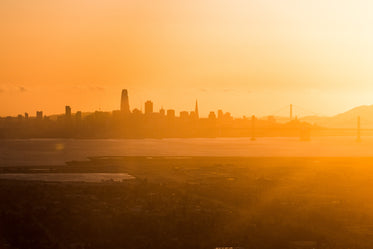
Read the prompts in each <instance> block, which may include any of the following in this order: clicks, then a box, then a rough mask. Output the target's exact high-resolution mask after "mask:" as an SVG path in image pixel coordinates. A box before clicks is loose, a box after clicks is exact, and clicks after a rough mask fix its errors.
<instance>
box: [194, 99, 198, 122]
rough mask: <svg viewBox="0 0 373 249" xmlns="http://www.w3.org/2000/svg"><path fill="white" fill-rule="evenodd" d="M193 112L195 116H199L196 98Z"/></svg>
mask: <svg viewBox="0 0 373 249" xmlns="http://www.w3.org/2000/svg"><path fill="white" fill-rule="evenodd" d="M194 112H195V114H196V117H197V118H199V113H198V100H196V108H195V109H194Z"/></svg>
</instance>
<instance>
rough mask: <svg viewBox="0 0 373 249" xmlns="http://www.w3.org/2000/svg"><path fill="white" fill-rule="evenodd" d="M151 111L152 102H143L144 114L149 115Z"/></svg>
mask: <svg viewBox="0 0 373 249" xmlns="http://www.w3.org/2000/svg"><path fill="white" fill-rule="evenodd" d="M152 113H153V102H151V101H150V100H148V101H146V102H145V114H146V115H149V114H152Z"/></svg>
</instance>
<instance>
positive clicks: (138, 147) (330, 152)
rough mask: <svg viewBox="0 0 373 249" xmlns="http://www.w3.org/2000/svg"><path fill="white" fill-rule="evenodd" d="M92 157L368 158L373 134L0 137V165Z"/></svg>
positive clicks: (55, 163) (371, 151)
mask: <svg viewBox="0 0 373 249" xmlns="http://www.w3.org/2000/svg"><path fill="white" fill-rule="evenodd" d="M93 156H244V157H287V156H294V157H318V156H321V157H325V156H326V157H329V156H330V157H334V156H336V157H339V156H352V157H361V156H373V137H366V138H363V140H362V142H361V143H357V142H356V141H355V137H318V138H313V139H312V140H311V141H308V142H302V141H299V139H298V138H258V139H257V140H256V141H251V140H250V138H182V139H12V140H0V165H1V166H12V165H62V164H64V163H65V162H66V161H71V160H85V159H86V158H87V157H93Z"/></svg>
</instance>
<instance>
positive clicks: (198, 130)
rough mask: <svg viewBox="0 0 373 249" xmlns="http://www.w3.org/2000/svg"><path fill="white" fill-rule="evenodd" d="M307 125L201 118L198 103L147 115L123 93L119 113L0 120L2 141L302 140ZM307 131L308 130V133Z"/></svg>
mask: <svg viewBox="0 0 373 249" xmlns="http://www.w3.org/2000/svg"><path fill="white" fill-rule="evenodd" d="M305 127H306V128H307V127H309V125H308V124H304V123H301V122H299V121H298V120H292V121H290V122H288V123H285V124H284V123H277V122H276V120H275V119H274V118H273V117H270V118H268V119H257V118H255V116H252V117H250V118H246V117H243V118H235V119H234V118H233V117H232V115H231V114H230V113H228V112H227V113H223V111H222V110H218V112H217V114H216V113H215V112H213V111H212V112H210V113H209V115H208V117H206V118H201V117H200V114H199V110H198V102H197V101H196V103H195V108H194V110H193V111H189V112H188V111H181V112H180V113H179V115H178V116H177V114H176V112H175V110H173V109H168V110H165V109H163V108H161V109H160V110H159V111H158V112H156V111H154V105H153V102H152V101H150V100H148V101H146V102H145V109H144V112H142V111H141V110H139V109H137V108H135V109H133V110H132V111H131V110H130V104H129V97H128V91H127V90H126V89H124V90H122V93H121V102H120V110H117V111H113V112H103V111H96V112H93V113H82V112H81V111H78V112H76V113H72V110H71V107H70V106H66V107H65V113H64V114H62V115H52V116H48V117H47V116H44V115H43V112H42V111H37V112H36V117H29V115H28V113H25V115H24V116H23V115H19V116H18V117H6V118H0V138H60V137H67V138H148V137H149V138H167V137H252V138H254V137H256V136H299V130H300V128H301V129H303V130H304V129H305ZM307 129H308V128H307Z"/></svg>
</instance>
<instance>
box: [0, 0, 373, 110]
mask: <svg viewBox="0 0 373 249" xmlns="http://www.w3.org/2000/svg"><path fill="white" fill-rule="evenodd" d="M372 7H373V3H371V2H370V1H362V0H360V1H359V0H357V1H342V0H339V1H332V0H323V1H321V0H312V1H299V0H282V1H278V0H251V1H247V0H240V1H238V0H237V1H236V0H232V1H227V0H199V1H175V0H158V1H142V0H136V1H131V0H127V1H123V0H105V1H98V0H80V1H79V0H64V1H57V0H33V1H30V0H17V1H14V0H1V2H0V34H1V39H0V59H1V60H0V106H1V108H0V115H2V116H4V115H16V114H18V113H23V112H25V111H27V112H30V113H31V114H32V115H34V112H35V111H36V110H39V109H40V110H44V112H45V113H46V114H47V115H48V114H52V113H61V112H63V111H64V106H65V105H67V104H68V105H71V107H72V108H73V112H74V111H77V110H82V111H89V110H97V109H101V110H113V109H118V108H119V98H120V91H121V89H122V88H127V89H128V90H129V95H130V105H131V108H135V107H136V108H140V106H141V105H142V103H143V102H145V101H146V100H148V99H151V100H153V102H154V104H155V108H156V109H158V108H160V107H161V106H163V107H164V108H166V109H168V108H174V109H176V111H180V110H192V109H193V108H194V102H195V99H196V98H198V100H199V105H200V112H201V114H202V115H207V113H208V111H210V110H217V109H220V108H223V109H224V110H225V111H230V112H231V113H232V114H233V115H234V116H236V117H237V116H242V115H252V114H256V115H259V116H260V115H268V114H275V111H276V110H278V109H279V108H281V107H283V106H285V105H288V104H290V103H293V104H295V105H298V106H301V107H304V108H305V109H308V110H312V111H313V112H315V113H319V114H322V115H332V114H335V113H338V112H341V111H344V110H346V109H349V108H351V107H353V106H357V105H362V104H373V94H372V93H373V70H372V65H373V31H372V28H371V27H372V26H373V15H371V10H372V9H373V8H372ZM307 114H311V113H307ZM299 115H300V114H299Z"/></svg>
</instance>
